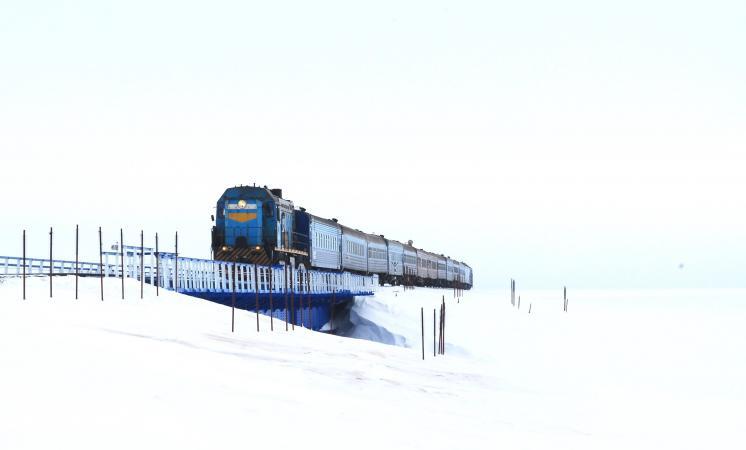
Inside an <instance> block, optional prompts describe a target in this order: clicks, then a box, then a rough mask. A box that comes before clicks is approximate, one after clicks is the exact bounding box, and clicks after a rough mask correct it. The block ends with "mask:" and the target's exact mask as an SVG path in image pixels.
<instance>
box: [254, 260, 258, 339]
mask: <svg viewBox="0 0 746 450" xmlns="http://www.w3.org/2000/svg"><path fill="white" fill-rule="evenodd" d="M254 286H255V291H256V292H254V300H255V302H256V306H255V307H256V331H257V332H259V265H257V264H254Z"/></svg>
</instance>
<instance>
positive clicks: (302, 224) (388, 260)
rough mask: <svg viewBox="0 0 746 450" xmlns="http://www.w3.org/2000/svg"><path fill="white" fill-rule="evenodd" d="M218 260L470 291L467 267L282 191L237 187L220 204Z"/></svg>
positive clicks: (215, 238)
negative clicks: (350, 223)
mask: <svg viewBox="0 0 746 450" xmlns="http://www.w3.org/2000/svg"><path fill="white" fill-rule="evenodd" d="M216 216H217V217H215V226H214V227H213V229H212V251H213V258H214V259H216V260H224V261H241V262H250V263H253V264H275V263H293V264H296V265H303V266H305V267H309V268H314V269H322V270H331V271H347V272H355V273H365V274H378V276H379V280H380V282H381V283H390V284H416V285H420V286H440V287H452V286H460V287H462V288H466V289H469V288H471V286H472V285H473V273H472V270H471V267H469V266H468V265H467V264H466V263H463V262H459V261H456V260H454V259H451V258H449V257H447V256H443V255H438V254H435V253H431V252H427V251H425V250H422V249H418V248H415V247H413V246H412V241H409V242H407V243H402V242H398V241H395V240H391V239H386V238H385V237H384V236H377V235H373V234H367V233H363V232H362V231H360V230H356V229H352V228H349V227H346V226H344V225H342V224H340V223H338V222H337V219H324V218H322V217H317V216H314V215H313V214H310V213H308V212H307V211H306V210H305V209H304V208H300V209H296V208H295V207H294V205H293V202H292V201H290V200H287V199H284V198H283V197H282V190H281V189H268V188H267V187H266V186H264V187H256V186H237V187H232V188H228V189H226V191H225V192H224V193H223V195H222V196H221V197H220V199H219V200H218V203H217V214H216Z"/></svg>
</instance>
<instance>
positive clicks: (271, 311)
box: [269, 263, 275, 331]
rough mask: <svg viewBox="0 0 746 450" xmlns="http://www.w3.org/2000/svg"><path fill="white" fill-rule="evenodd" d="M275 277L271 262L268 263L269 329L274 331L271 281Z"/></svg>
mask: <svg viewBox="0 0 746 450" xmlns="http://www.w3.org/2000/svg"><path fill="white" fill-rule="evenodd" d="M274 277H275V270H274V269H273V268H272V263H270V265H269V331H275V310H274V308H273V305H272V281H273V278H274Z"/></svg>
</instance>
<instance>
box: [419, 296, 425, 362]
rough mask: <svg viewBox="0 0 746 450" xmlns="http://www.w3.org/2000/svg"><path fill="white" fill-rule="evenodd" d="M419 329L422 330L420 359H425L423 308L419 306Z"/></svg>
mask: <svg viewBox="0 0 746 450" xmlns="http://www.w3.org/2000/svg"><path fill="white" fill-rule="evenodd" d="M420 329H421V331H422V360H423V361H424V360H425V308H422V307H421V308H420Z"/></svg>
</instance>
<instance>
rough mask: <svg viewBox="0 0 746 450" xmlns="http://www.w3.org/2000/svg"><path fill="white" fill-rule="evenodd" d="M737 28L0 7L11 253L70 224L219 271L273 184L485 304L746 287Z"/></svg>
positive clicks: (640, 19)
mask: <svg viewBox="0 0 746 450" xmlns="http://www.w3.org/2000/svg"><path fill="white" fill-rule="evenodd" d="M63 3H64V4H63ZM602 3H605V4H603V5H602ZM744 24H746V3H745V2H743V1H732V2H727V1H710V2H686V1H671V2H662V1H649V0H648V1H627V2H616V3H615V4H613V3H612V2H597V1H566V2H554V1H543V2H542V1H526V2H495V1H485V2H468V1H461V2H446V1H433V0H430V1H427V2H404V1H376V2H351V1H338V2H329V1H316V2H307V1H306V2H301V1H299V2H287V1H272V2H267V1H262V2H248V1H220V0H218V1H211V2H193V1H192V2H190V1H173V2H169V1H155V0H149V1H133V0H128V1H121V2H103V1H71V2H58V1H47V2H42V1H33V0H28V1H23V2H10V1H5V2H2V3H0V186H1V187H2V197H1V198H2V200H1V202H2V220H1V221H0V255H8V254H10V255H19V254H20V253H21V245H20V236H21V230H22V229H23V228H24V227H25V228H27V229H28V230H29V240H30V244H29V246H30V253H31V254H32V255H38V256H44V255H45V254H46V252H47V250H46V245H47V241H46V240H47V233H48V227H49V226H50V225H53V226H54V227H55V230H56V233H57V237H56V242H57V244H56V246H55V247H56V253H57V254H58V255H59V256H60V257H71V256H72V255H73V253H72V249H73V247H72V237H73V230H74V226H75V224H76V223H79V224H80V225H81V230H82V233H83V240H84V247H85V249H86V250H85V251H86V252H91V254H92V250H93V248H94V246H95V245H97V236H96V231H95V230H96V227H97V226H99V225H102V226H103V227H104V239H105V242H106V243H107V244H110V243H112V242H113V241H115V240H116V239H117V236H116V234H118V230H119V228H120V226H121V227H124V228H125V231H126V233H127V238H126V240H127V241H130V242H131V243H134V241H135V240H139V237H137V238H136V236H138V235H139V230H140V229H141V228H143V229H145V231H146V234H147V236H148V237H149V239H150V240H151V241H152V235H153V233H155V232H156V231H158V232H160V233H161V235H162V236H164V238H163V239H162V241H161V242H162V243H164V245H172V241H173V238H172V235H173V232H174V231H175V230H177V229H178V230H179V233H180V244H181V253H182V254H185V255H189V256H195V257H209V255H210V253H209V246H210V227H211V222H210V215H211V214H213V213H214V208H215V203H216V201H217V199H218V197H219V196H220V195H221V194H222V192H223V191H224V190H225V188H227V187H229V186H233V185H237V184H251V183H257V184H259V185H265V184H266V185H269V186H270V187H279V188H282V189H283V191H284V193H285V197H286V198H288V199H290V200H293V201H294V202H295V204H296V206H304V207H305V208H307V209H308V210H309V211H310V212H312V213H315V214H317V215H320V216H323V217H337V218H339V220H340V222H342V223H344V224H346V225H349V226H352V227H355V228H360V229H362V230H365V231H368V232H375V233H377V234H385V235H386V236H387V237H392V238H395V239H399V240H402V241H404V240H407V239H412V240H414V242H415V245H416V246H419V247H422V248H425V249H427V250H430V251H434V252H437V253H445V254H447V255H450V256H452V257H454V258H457V259H461V260H464V261H466V262H468V263H469V264H470V265H471V266H472V267H473V268H474V273H475V282H476V283H477V284H479V285H481V286H490V287H492V286H494V287H497V286H507V285H508V280H509V278H511V277H513V278H516V279H517V280H518V282H519V286H522V287H547V288H553V287H561V286H562V285H564V284H567V285H568V286H576V287H610V288H636V287H736V286H739V287H746V212H745V211H746V195H744V193H745V192H746V177H744V171H745V170H746V164H745V162H746V157H745V156H744V152H745V151H746V58H744V54H746V27H745V26H744ZM166 236H167V237H166Z"/></svg>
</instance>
